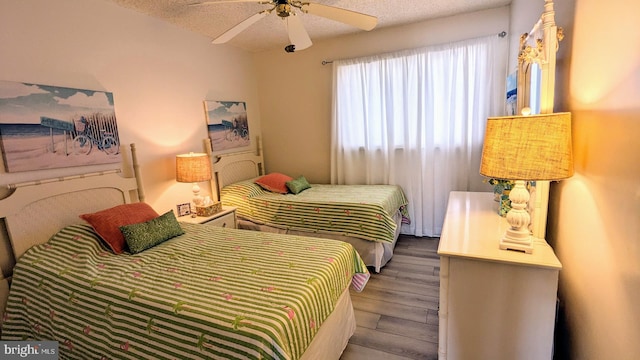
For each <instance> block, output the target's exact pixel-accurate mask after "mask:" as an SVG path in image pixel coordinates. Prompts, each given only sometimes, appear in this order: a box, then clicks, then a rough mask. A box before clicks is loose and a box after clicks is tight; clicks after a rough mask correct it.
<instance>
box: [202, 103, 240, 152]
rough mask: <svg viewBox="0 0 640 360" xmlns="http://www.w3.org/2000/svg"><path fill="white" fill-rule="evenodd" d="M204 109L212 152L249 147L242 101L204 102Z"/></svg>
mask: <svg viewBox="0 0 640 360" xmlns="http://www.w3.org/2000/svg"><path fill="white" fill-rule="evenodd" d="M204 109H205V114H206V119H207V134H208V135H209V139H210V140H211V149H212V150H213V151H214V152H216V151H224V150H230V149H236V148H244V147H248V146H249V145H251V137H250V136H249V121H248V120H247V105H246V104H245V103H244V102H243V101H213V100H205V101H204Z"/></svg>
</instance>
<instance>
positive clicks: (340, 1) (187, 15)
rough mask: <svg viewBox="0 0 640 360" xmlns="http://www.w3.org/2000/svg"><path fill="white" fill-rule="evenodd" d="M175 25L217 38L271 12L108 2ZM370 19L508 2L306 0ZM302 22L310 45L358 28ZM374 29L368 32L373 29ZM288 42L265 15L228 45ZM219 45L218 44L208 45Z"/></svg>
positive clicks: (184, 3) (245, 6)
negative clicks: (310, 42)
mask: <svg viewBox="0 0 640 360" xmlns="http://www.w3.org/2000/svg"><path fill="white" fill-rule="evenodd" d="M107 1H111V2H113V3H115V4H118V5H120V6H122V7H126V8H129V9H132V10H135V11H137V12H140V13H143V14H147V15H149V16H152V17H155V18H159V19H162V20H164V21H167V22H169V23H172V24H174V25H177V26H178V27H181V28H184V29H187V30H190V31H193V32H196V33H199V34H202V35H205V36H207V37H210V38H211V39H214V38H216V37H217V36H219V35H220V34H222V33H223V32H225V31H226V30H228V29H230V28H232V27H233V26H235V25H236V24H238V23H239V22H241V21H243V20H244V19H246V18H248V17H250V16H251V15H254V14H256V13H258V12H259V11H262V10H264V9H268V8H270V6H269V5H262V4H259V3H251V2H238V3H222V4H210V5H200V6H191V4H194V3H198V2H200V1H198V0H107ZM309 2H315V3H319V4H323V5H329V6H335V7H339V8H344V9H348V10H352V11H357V12H361V13H365V14H368V15H373V16H376V17H377V18H378V25H377V27H376V29H380V28H384V27H389V26H396V25H401V24H408V23H413V22H418V21H422V20H427V19H433V18H438V17H445V16H451V15H455V14H460V13H465V12H471V11H478V10H484V9H491V8H496V7H500V6H504V5H507V4H510V3H511V0H309ZM301 20H302V23H303V24H304V27H305V29H306V30H307V32H308V33H309V36H310V37H311V40H312V41H315V40H320V39H326V38H331V37H336V36H340V35H345V34H351V33H355V32H360V31H363V30H360V29H357V28H354V27H351V26H349V25H344V24H342V23H339V22H336V21H333V20H329V19H325V18H322V17H318V16H314V15H310V14H301ZM376 29H374V30H373V31H375V30H376ZM288 42H289V40H288V37H287V31H286V29H285V27H284V26H283V25H282V21H280V18H279V17H278V16H277V15H276V14H275V12H273V13H271V14H269V15H268V16H266V17H265V18H263V19H261V20H260V21H258V22H257V23H255V24H253V25H252V26H251V27H249V28H248V29H247V30H245V31H243V32H242V33H240V34H239V35H237V36H236V37H234V38H233V39H231V40H230V41H229V42H228V43H227V44H230V45H233V46H236V47H239V48H242V49H245V50H248V51H251V52H258V51H264V50H271V49H276V48H283V47H284V46H285V45H287V44H288ZM212 46H218V45H212Z"/></svg>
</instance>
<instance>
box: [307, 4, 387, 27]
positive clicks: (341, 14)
mask: <svg viewBox="0 0 640 360" xmlns="http://www.w3.org/2000/svg"><path fill="white" fill-rule="evenodd" d="M302 10H303V11H305V12H307V13H309V14H312V15H317V16H322V17H324V18H327V19H331V20H335V21H339V22H341V23H345V24H348V25H351V26H355V27H357V28H360V29H362V30H367V31H369V30H371V29H373V28H374V27H376V25H377V24H378V18H376V17H375V16H371V15H367V14H363V13H359V12H355V11H351V10H347V9H341V8H337V7H334V6H328V5H322V4H316V3H308V4H304V5H303V8H302Z"/></svg>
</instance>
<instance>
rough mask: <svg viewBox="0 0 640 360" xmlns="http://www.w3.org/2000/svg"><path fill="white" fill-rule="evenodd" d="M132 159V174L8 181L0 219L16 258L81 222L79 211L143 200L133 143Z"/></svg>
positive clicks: (107, 172) (97, 209) (96, 209)
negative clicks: (7, 191) (17, 182)
mask: <svg viewBox="0 0 640 360" xmlns="http://www.w3.org/2000/svg"><path fill="white" fill-rule="evenodd" d="M131 160H132V163H133V171H134V174H135V175H134V177H124V176H123V175H122V172H123V170H110V171H103V172H96V173H89V174H82V175H76V176H69V177H61V178H55V179H48V180H38V181H32V182H26V183H20V184H10V185H7V187H8V188H9V190H10V191H11V193H10V194H9V196H7V197H6V198H4V199H1V200H0V220H2V221H3V222H4V225H5V227H6V231H7V234H5V236H8V238H9V241H10V245H11V249H12V252H13V255H14V258H15V260H17V259H19V258H20V256H21V255H22V254H23V253H24V252H25V251H27V250H28V249H29V248H30V247H32V246H33V245H36V244H41V243H44V242H46V241H47V240H49V238H50V237H51V236H52V235H54V234H55V233H56V232H57V231H58V230H60V229H61V228H63V227H64V226H67V225H71V224H76V223H80V222H82V220H80V218H79V217H78V215H80V214H84V213H89V212H95V211H99V210H103V209H106V208H109V207H113V206H116V205H120V204H124V203H131V202H134V201H138V200H139V201H143V200H144V193H143V192H142V190H141V189H142V186H141V182H140V176H139V171H138V162H137V158H136V153H135V145H134V144H131Z"/></svg>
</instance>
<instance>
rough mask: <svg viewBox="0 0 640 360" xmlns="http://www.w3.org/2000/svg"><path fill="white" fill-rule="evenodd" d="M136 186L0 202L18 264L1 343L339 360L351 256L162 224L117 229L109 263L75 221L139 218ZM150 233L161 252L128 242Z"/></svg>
mask: <svg viewBox="0 0 640 360" xmlns="http://www.w3.org/2000/svg"><path fill="white" fill-rule="evenodd" d="M134 164H136V161H135V157H134ZM134 168H137V165H135V166H134ZM136 179H139V177H135V178H125V177H123V176H121V174H119V173H117V172H106V173H95V174H87V175H83V176H77V177H72V178H60V179H55V180H51V181H38V182H33V183H29V184H20V185H19V186H14V187H13V188H14V191H13V193H12V194H11V195H10V196H9V197H7V198H5V199H2V200H0V216H1V217H2V218H3V219H4V222H5V224H6V229H7V232H8V234H9V235H10V240H11V245H12V249H13V251H14V254H15V258H16V259H17V264H16V266H15V267H14V269H13V281H12V283H11V289H10V294H9V297H8V300H7V307H6V310H5V312H4V316H3V324H2V338H3V340H25V339H28V340H55V341H58V343H59V349H60V357H61V358H70V359H85V358H118V359H128V358H131V359H134V358H135V359H137V358H154V359H174V358H190V359H200V358H201V359H212V358H213V359H228V358H236V359H338V358H339V357H340V354H341V353H342V351H343V349H344V348H345V347H346V344H347V342H348V339H349V337H350V336H351V335H352V334H353V332H354V331H355V318H354V313H353V307H352V305H351V299H350V295H349V288H350V287H351V288H352V289H354V290H356V291H358V290H361V289H362V288H363V287H364V285H365V284H366V281H367V279H368V277H369V273H368V271H367V268H366V266H365V264H364V262H363V261H362V259H361V258H360V257H359V255H358V253H357V252H356V251H355V250H354V249H353V247H352V246H350V245H349V244H346V243H344V242H340V241H331V242H325V241H322V242H319V241H318V240H317V239H314V238H310V237H302V236H291V235H282V234H274V233H260V232H255V231H246V230H238V229H229V228H221V227H213V226H208V225H200V224H187V223H178V222H177V221H176V218H175V216H174V215H173V212H172V211H169V212H167V213H165V214H162V215H159V216H158V217H153V218H152V219H151V220H149V221H146V222H143V223H135V224H131V225H125V226H123V227H122V228H121V231H122V234H123V235H124V236H125V238H126V240H127V241H128V244H129V250H128V251H127V250H125V251H123V252H122V253H120V254H116V253H115V252H114V250H113V246H112V244H111V243H110V242H105V241H102V238H101V237H100V236H99V235H98V232H100V234H102V235H104V234H103V233H102V232H101V228H100V227H98V226H97V225H96V224H95V223H93V222H92V223H91V224H92V225H93V226H92V225H90V224H88V223H86V222H83V221H82V220H79V217H78V215H79V214H87V213H91V214H102V213H103V212H104V211H107V210H105V209H111V208H110V207H117V208H120V207H125V206H134V205H136V204H138V205H143V203H140V202H136V201H135V193H136V192H138V190H139V189H140V187H139V186H138V185H139V180H138V182H136ZM138 194H140V192H138ZM123 204H127V205H123ZM52 209H55V210H54V211H52ZM136 211H139V210H136ZM33 219H40V220H41V221H32V220H33ZM158 221H161V222H162V223H161V225H162V226H157V227H151V226H152V225H153V224H156V222H158ZM25 224H28V225H26V226H25ZM125 230H126V231H125ZM156 232H160V233H162V234H163V235H162V236H164V237H166V239H165V238H164V237H163V240H162V241H158V242H154V243H152V244H151V246H147V247H144V246H142V247H139V246H138V245H137V244H138V243H136V242H129V240H130V239H139V237H140V236H141V237H142V238H145V239H146V238H148V237H149V236H150V235H149V234H155V233H156ZM141 234H142V235H141ZM166 234H168V235H167V236H165V235H166ZM169 235H170V236H169ZM151 237H152V238H153V237H155V235H153V236H151ZM136 241H138V240H136ZM154 241H155V240H154ZM145 246H146V245H145Z"/></svg>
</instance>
